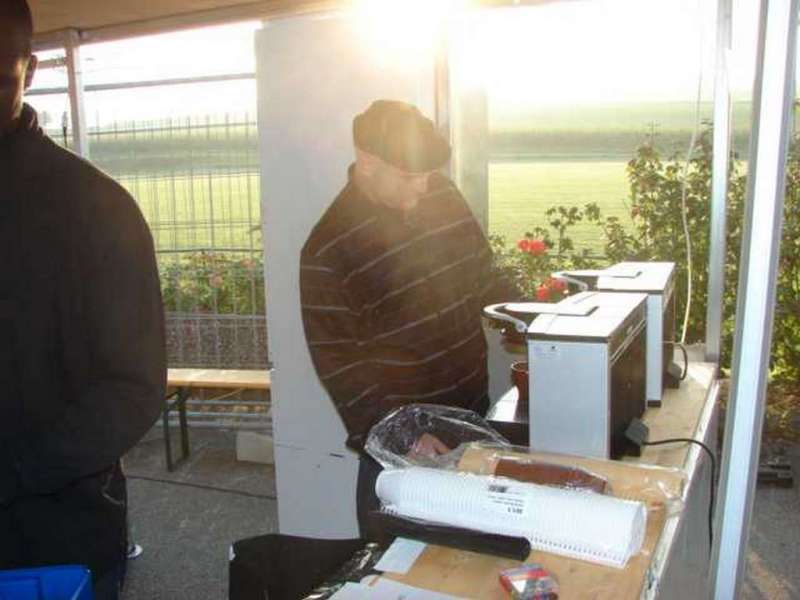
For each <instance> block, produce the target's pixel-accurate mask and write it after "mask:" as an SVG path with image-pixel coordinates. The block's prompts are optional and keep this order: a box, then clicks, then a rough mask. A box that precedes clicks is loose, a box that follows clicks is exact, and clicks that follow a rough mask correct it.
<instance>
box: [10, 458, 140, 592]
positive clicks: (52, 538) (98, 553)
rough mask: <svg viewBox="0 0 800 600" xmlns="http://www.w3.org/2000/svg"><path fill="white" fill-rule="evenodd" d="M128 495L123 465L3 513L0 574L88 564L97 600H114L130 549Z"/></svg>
mask: <svg viewBox="0 0 800 600" xmlns="http://www.w3.org/2000/svg"><path fill="white" fill-rule="evenodd" d="M126 516H127V490H126V486H125V476H124V475H123V473H122V468H121V467H120V465H119V464H117V465H114V466H113V467H111V468H109V469H107V470H105V471H102V472H100V473H96V474H94V475H91V476H88V477H84V478H82V479H80V480H78V481H74V482H72V483H70V484H69V485H67V486H66V487H65V488H64V489H62V490H59V491H58V492H55V493H53V494H46V495H39V496H26V497H22V498H17V499H16V500H14V501H12V502H11V503H10V504H9V505H7V506H4V507H2V508H0V569H21V568H28V567H44V566H52V565H68V564H69V565H84V566H86V567H88V568H89V569H90V570H91V571H92V577H93V580H94V583H95V586H96V588H97V589H98V592H99V593H98V596H97V598H98V600H100V599H102V600H105V599H109V600H115V599H116V596H114V595H111V594H113V592H114V590H117V591H118V589H119V584H120V582H121V580H122V577H123V574H124V564H125V551H126V548H127V527H126Z"/></svg>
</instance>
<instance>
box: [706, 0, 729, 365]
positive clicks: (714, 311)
mask: <svg viewBox="0 0 800 600" xmlns="http://www.w3.org/2000/svg"><path fill="white" fill-rule="evenodd" d="M730 48H731V0H718V2H717V54H716V76H715V78H714V158H713V164H712V176H711V231H710V252H709V258H708V298H707V302H706V360H707V361H709V362H718V361H719V359H720V354H721V345H722V298H723V294H724V293H725V209H726V206H727V197H728V178H729V173H728V156H729V154H730V140H731V94H730V86H729V81H728V58H727V57H728V53H729V52H730Z"/></svg>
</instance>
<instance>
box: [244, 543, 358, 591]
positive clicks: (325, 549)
mask: <svg viewBox="0 0 800 600" xmlns="http://www.w3.org/2000/svg"><path fill="white" fill-rule="evenodd" d="M363 546H364V543H363V542H362V541H361V540H359V539H353V540H317V539H311V538H302V537H295V536H291V535H280V534H271V535H262V536H259V537H254V538H248V539H246V540H240V541H238V542H236V543H235V544H234V545H233V554H234V557H233V560H232V561H231V562H230V565H229V593H228V594H229V595H228V597H229V599H230V600H264V599H265V598H266V599H267V600H300V599H301V598H304V597H305V596H306V595H307V594H308V593H309V592H311V591H312V590H313V589H314V588H315V587H317V586H318V585H320V584H322V583H323V582H325V580H326V579H327V578H328V577H330V575H331V574H332V573H334V572H335V571H336V570H337V569H338V568H339V567H340V566H341V565H343V564H344V563H345V562H347V560H348V559H349V558H350V557H351V556H353V554H354V553H355V552H357V551H358V550H360V549H361V548H363Z"/></svg>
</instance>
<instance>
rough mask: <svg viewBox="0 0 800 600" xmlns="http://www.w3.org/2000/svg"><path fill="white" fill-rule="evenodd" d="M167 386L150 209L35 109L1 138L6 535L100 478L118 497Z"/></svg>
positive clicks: (1, 502)
mask: <svg viewBox="0 0 800 600" xmlns="http://www.w3.org/2000/svg"><path fill="white" fill-rule="evenodd" d="M165 381H166V372H165V350H164V322H163V308H162V304H161V293H160V286H159V279H158V271H157V268H156V262H155V255H154V251H153V242H152V238H151V236H150V232H149V230H148V228H147V225H146V223H145V221H144V219H143V217H142V215H141V213H140V211H139V209H138V207H137V206H136V204H135V202H134V201H133V199H132V198H131V197H130V195H129V194H128V193H127V192H126V191H125V190H124V189H123V188H122V187H121V186H119V185H118V184H117V183H115V182H114V181H113V180H112V179H110V178H109V177H107V176H106V175H104V174H103V173H101V172H100V171H99V170H98V169H96V168H95V167H93V166H92V165H90V164H89V163H88V162H86V161H84V160H83V159H81V158H79V157H77V156H75V155H74V154H72V153H71V152H69V151H67V150H64V149H62V148H60V147H59V146H57V145H56V144H55V143H54V142H53V141H52V140H50V139H49V138H48V137H47V136H46V135H44V133H43V132H42V130H41V129H40V128H39V126H38V123H37V119H36V113H35V112H34V111H33V109H31V108H30V107H29V106H25V108H24V111H23V114H22V119H21V123H20V125H19V127H18V128H17V129H16V130H15V131H13V132H11V133H9V134H7V135H5V136H3V137H2V138H0V531H2V528H3V522H2V519H3V517H4V516H5V517H6V518H7V517H8V514H10V513H9V511H13V510H17V509H19V507H20V506H23V505H25V503H26V502H29V501H30V502H38V501H39V500H41V499H42V498H44V497H51V498H52V497H57V496H58V495H59V494H64V493H72V492H74V490H75V489H76V486H77V488H80V487H81V486H82V485H83V484H82V483H81V482H85V480H86V481H89V480H92V478H95V479H97V478H98V477H99V478H100V479H99V480H98V481H100V482H101V483H99V484H98V485H100V488H98V493H100V492H104V491H106V490H105V489H104V488H103V486H104V485H105V486H107V485H108V482H109V481H110V480H109V479H108V478H109V477H110V476H111V475H110V473H112V472H115V471H116V470H117V469H116V465H117V463H118V461H119V459H120V457H121V456H122V455H123V454H124V453H125V452H126V451H127V450H128V449H129V448H131V447H132V446H133V445H134V444H135V443H136V442H137V441H138V440H139V439H140V438H141V436H142V435H143V434H144V433H145V432H146V431H147V430H148V429H149V428H150V426H151V425H152V424H153V423H154V422H155V420H156V418H157V417H158V415H159V412H160V408H161V406H162V400H163V397H164V390H165ZM84 487H85V486H84ZM123 487H124V486H123ZM65 490H66V491H65ZM68 504H69V502H61V504H60V505H61V506H64V507H65V510H66V506H67V505H68ZM78 504H80V502H78ZM79 509H80V507H77V508H76V510H79ZM84 512H86V510H85V509H84ZM96 517H97V518H101V517H102V515H101V514H100V513H99V512H97V514H96ZM27 518H31V519H33V518H35V517H34V516H30V515H29V516H28V517H27ZM84 518H85V519H86V522H85V526H86V527H87V528H89V529H91V527H95V528H96V527H97V524H96V523H94V524H93V523H92V516H91V514H90V515H89V516H88V517H85V516H84ZM4 533H6V534H7V533H8V532H7V531H6V532H4ZM90 544H91V539H87V540H86V545H90ZM0 568H2V567H0Z"/></svg>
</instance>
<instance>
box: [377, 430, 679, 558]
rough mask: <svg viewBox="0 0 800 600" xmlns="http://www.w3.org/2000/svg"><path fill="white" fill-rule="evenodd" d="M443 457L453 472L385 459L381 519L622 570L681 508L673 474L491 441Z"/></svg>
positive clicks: (379, 492) (673, 471)
mask: <svg viewBox="0 0 800 600" xmlns="http://www.w3.org/2000/svg"><path fill="white" fill-rule="evenodd" d="M426 431H427V430H426ZM450 454H453V455H454V457H456V456H457V462H454V457H451V458H450V459H449V460H446V461H444V460H439V464H434V465H430V464H427V465H426V464H422V465H421V464H418V463H416V464H415V461H411V460H408V459H407V458H406V459H405V460H403V461H399V460H397V459H394V464H391V463H390V465H389V466H390V470H387V471H384V472H383V473H381V475H380V476H379V478H378V482H377V484H376V493H377V495H378V498H379V499H380V500H381V503H382V510H384V511H386V512H387V513H389V514H391V515H394V516H396V517H400V518H405V519H409V520H414V521H415V522H416V523H423V524H424V523H426V522H427V523H430V524H431V525H432V526H433V525H436V526H442V525H443V526H448V527H453V528H461V529H466V530H474V531H479V532H485V533H490V534H493V535H500V536H509V537H517V538H519V537H524V538H525V539H527V540H529V542H530V544H531V547H532V548H533V549H534V550H543V551H546V552H550V553H552V554H554V555H558V556H562V557H567V558H572V559H579V560H584V561H590V562H593V563H598V564H603V565H607V566H614V567H617V568H622V567H624V566H625V565H626V564H628V563H629V562H630V559H631V558H632V557H635V556H637V555H640V554H641V555H644V556H646V557H647V556H649V555H650V554H651V553H652V551H653V548H654V547H655V543H656V541H657V539H658V534H659V533H660V528H661V527H663V523H664V522H665V520H666V518H667V517H668V516H670V515H671V514H673V513H674V512H675V511H678V510H680V509H681V507H682V503H681V501H680V498H681V496H682V492H683V485H684V474H683V472H682V471H680V470H678V469H665V468H661V467H650V466H643V465H636V464H630V463H622V462H619V461H610V460H601V459H586V458H580V457H574V456H563V455H554V454H545V453H535V452H529V451H528V449H527V448H520V447H512V446H509V445H507V444H505V443H500V444H498V443H497V442H494V441H488V442H487V441H480V442H476V443H466V444H461V445H460V447H459V448H458V449H456V450H455V451H453V452H451V453H450ZM401 458H403V457H401ZM439 458H441V457H439ZM395 465H397V466H395ZM392 467H394V468H392ZM648 560H649V559H648ZM639 562H641V561H637V563H639Z"/></svg>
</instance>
